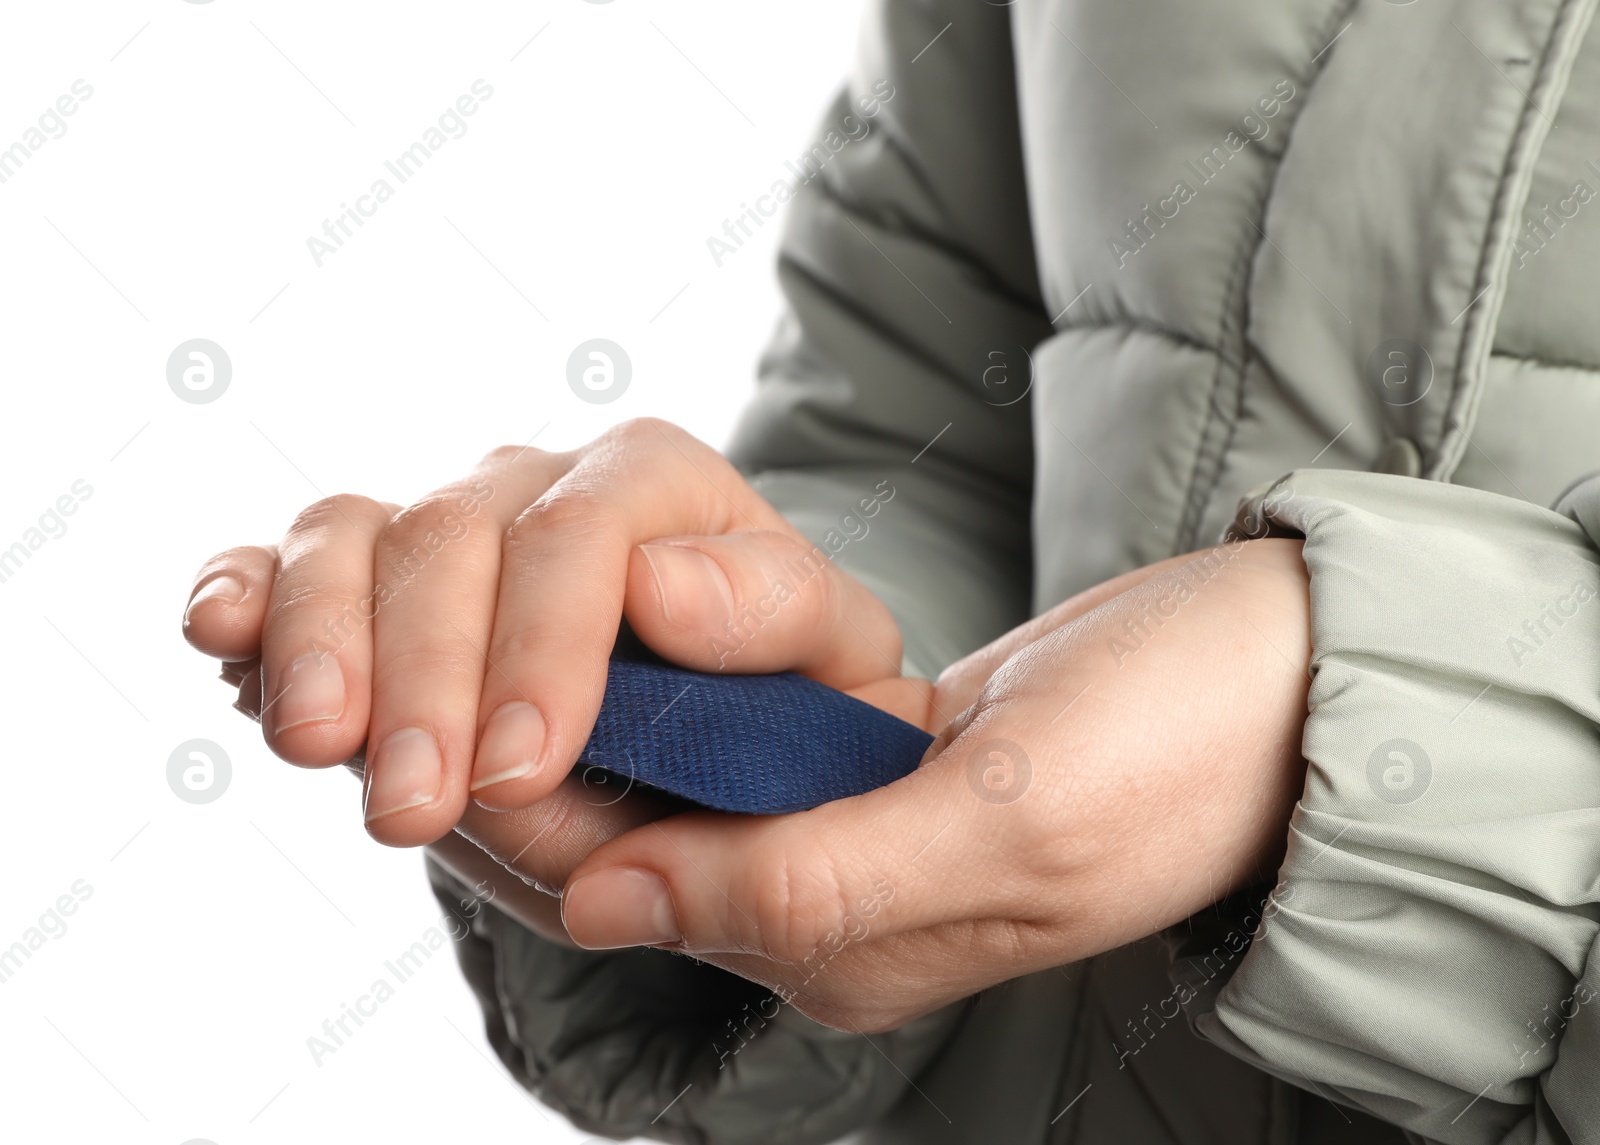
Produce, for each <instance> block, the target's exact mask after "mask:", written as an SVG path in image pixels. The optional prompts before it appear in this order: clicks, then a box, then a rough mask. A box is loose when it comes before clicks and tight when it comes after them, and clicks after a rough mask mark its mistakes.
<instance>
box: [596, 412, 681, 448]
mask: <svg viewBox="0 0 1600 1145" xmlns="http://www.w3.org/2000/svg"><path fill="white" fill-rule="evenodd" d="M682 434H683V431H682V430H680V429H679V428H678V427H677V426H675V425H673V424H672V423H671V422H670V421H665V420H663V419H662V418H659V417H631V418H629V419H628V420H627V421H625V422H623V423H622V424H620V425H617V426H614V427H613V428H612V429H611V430H609V431H608V432H607V433H606V436H607V437H608V438H610V439H611V440H613V441H618V442H624V443H626V444H629V445H641V444H651V445H654V444H659V443H660V441H661V438H662V437H663V436H665V437H667V438H668V439H675V438H677V437H679V436H681V435H682Z"/></svg>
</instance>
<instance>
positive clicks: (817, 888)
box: [747, 840, 846, 965]
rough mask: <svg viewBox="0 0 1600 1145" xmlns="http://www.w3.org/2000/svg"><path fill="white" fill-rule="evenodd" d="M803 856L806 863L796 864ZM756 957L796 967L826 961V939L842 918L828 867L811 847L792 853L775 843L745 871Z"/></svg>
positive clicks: (835, 882)
mask: <svg viewBox="0 0 1600 1145" xmlns="http://www.w3.org/2000/svg"><path fill="white" fill-rule="evenodd" d="M802 854H803V855H805V856H806V859H807V860H808V861H807V862H806V863H801V862H800V861H798V858H799V856H800V855H802ZM747 869H748V870H749V871H750V876H749V877H750V878H751V879H752V880H753V885H752V886H751V888H750V895H749V900H748V901H750V902H751V903H752V904H753V909H754V913H753V915H752V917H751V920H750V921H752V922H754V924H755V927H756V931H757V933H756V935H755V938H756V942H757V945H758V947H759V950H758V952H759V953H760V954H762V955H763V956H765V957H767V958H770V959H772V960H773V961H776V962H784V963H790V964H795V965H800V964H804V963H806V961H807V960H808V959H813V960H818V959H824V958H826V957H828V956H829V954H830V952H829V950H828V943H829V939H830V937H832V936H835V935H837V934H838V927H839V924H840V922H841V920H842V919H843V918H844V915H845V913H846V912H845V908H844V902H843V899H844V896H843V894H842V893H841V892H840V889H839V882H838V878H837V876H836V874H835V871H834V869H833V866H832V862H831V860H830V859H828V858H827V857H826V856H819V855H818V854H817V853H816V850H815V848H814V847H809V848H804V849H802V850H799V851H797V850H796V849H795V848H794V847H792V846H790V845H788V843H787V842H785V841H782V840H780V842H779V843H777V844H776V845H773V844H768V845H766V846H765V847H764V848H763V849H762V850H761V852H759V853H758V854H757V855H756V856H754V861H753V862H752V863H751V864H750V866H749V867H748V868H747Z"/></svg>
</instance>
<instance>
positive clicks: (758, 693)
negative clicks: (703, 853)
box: [579, 659, 933, 815]
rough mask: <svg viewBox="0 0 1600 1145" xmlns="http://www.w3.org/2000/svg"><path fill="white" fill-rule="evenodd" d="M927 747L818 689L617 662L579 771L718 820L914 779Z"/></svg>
mask: <svg viewBox="0 0 1600 1145" xmlns="http://www.w3.org/2000/svg"><path fill="white" fill-rule="evenodd" d="M932 742H933V737H932V736H931V735H929V734H928V733H927V732H925V731H923V730H922V729H921V728H918V727H913V726H912V725H911V724H908V723H906V722H905V721H903V720H899V719H896V718H895V717H894V716H891V715H889V714H888V713H887V712H882V711H879V710H878V709H877V708H874V707H873V706H872V705H870V704H865V703H862V702H861V701H860V700H857V699H854V698H852V697H850V696H847V695H845V694H844V693H843V692H836V691H834V690H833V689H832V688H829V687H827V686H826V685H824V684H819V683H817V682H816V681H815V680H808V679H806V678H805V677H804V676H797V675H795V674H794V673H792V672H784V673H781V674H779V675H775V676H713V675H707V674H704V673H701V672H690V671H686V670H684V669H682V668H673V667H669V666H667V665H664V664H657V663H644V662H637V661H632V660H621V659H614V660H612V661H611V665H610V668H609V670H608V671H607V673H606V694H605V699H604V701H603V702H602V703H601V705H600V715H599V717H598V718H597V719H596V720H595V725H594V732H593V733H592V734H591V735H590V736H589V742H588V743H587V744H586V745H585V746H584V749H583V753H582V754H581V755H580V756H579V764H580V766H582V765H588V766H591V767H598V768H601V769H603V770H604V771H606V772H610V773H612V774H614V775H616V776H617V777H618V778H619V779H620V780H621V781H622V783H623V785H624V786H626V784H627V783H628V782H630V781H631V782H632V783H640V784H644V785H646V786H648V787H654V788H658V789H660V790H662V791H666V792H669V793H670V794H673V795H677V796H680V797H681V798H684V799H687V800H689V801H691V802H694V803H698V804H700V805H702V806H704V807H710V808H714V809H716V810H718V811H740V812H745V813H747V814H752V815H779V814H783V813H784V812H788V811H804V810H806V809H807V808H810V807H815V806H817V805H818V804H819V803H826V802H828V801H829V800H833V799H844V798H846V797H848V796H851V795H860V794H862V793H864V792H867V791H871V790H872V789H873V788H875V787H882V786H883V785H884V784H886V783H891V782H893V781H894V780H896V779H899V778H900V777H901V776H903V775H909V774H910V773H911V772H913V771H915V770H916V768H917V764H918V763H919V762H920V761H921V759H922V753H923V752H924V751H926V750H927V748H928V745H929V744H930V743H932Z"/></svg>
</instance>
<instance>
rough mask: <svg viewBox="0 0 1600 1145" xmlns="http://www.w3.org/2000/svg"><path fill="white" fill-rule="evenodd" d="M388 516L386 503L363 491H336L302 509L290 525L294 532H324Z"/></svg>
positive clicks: (291, 530)
mask: <svg viewBox="0 0 1600 1145" xmlns="http://www.w3.org/2000/svg"><path fill="white" fill-rule="evenodd" d="M384 515H386V514H385V513H384V509H383V506H382V505H379V504H378V503H377V502H376V501H374V500H373V499H372V498H370V497H363V496H361V495H360V494H359V493H335V494H334V495H333V496H331V497H324V498H322V499H321V500H320V501H314V502H312V503H311V504H310V505H307V506H306V507H305V508H304V509H302V510H300V512H299V514H298V515H297V516H296V517H295V519H294V523H293V524H291V525H290V526H289V532H290V533H291V534H292V535H295V536H300V535H304V534H308V533H322V532H326V531H327V530H329V529H337V528H341V527H347V526H349V525H352V524H356V523H359V522H362V521H371V520H373V519H374V518H375V517H382V516H384Z"/></svg>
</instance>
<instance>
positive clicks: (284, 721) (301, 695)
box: [272, 652, 344, 732]
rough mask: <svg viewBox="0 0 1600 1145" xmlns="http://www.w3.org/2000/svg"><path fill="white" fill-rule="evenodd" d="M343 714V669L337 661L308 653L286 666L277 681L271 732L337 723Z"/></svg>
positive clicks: (324, 654) (319, 653)
mask: <svg viewBox="0 0 1600 1145" xmlns="http://www.w3.org/2000/svg"><path fill="white" fill-rule="evenodd" d="M343 713H344V670H343V669H342V668H340V667H339V658H338V657H337V656H329V655H327V654H326V653H322V652H307V653H305V654H303V655H302V656H300V657H299V658H298V659H296V660H295V661H294V663H292V664H290V665H289V668H288V670H287V671H286V672H284V674H283V675H282V676H281V677H280V678H279V680H278V697H277V699H276V701H274V702H273V703H272V730H273V731H274V732H286V731H288V730H289V729H290V728H297V727H299V726H300V725H301V724H313V723H316V722H317V721H319V720H336V719H338V718H339V717H340V715H342V714H343Z"/></svg>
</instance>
